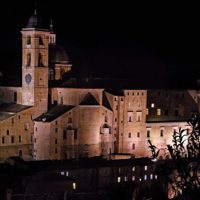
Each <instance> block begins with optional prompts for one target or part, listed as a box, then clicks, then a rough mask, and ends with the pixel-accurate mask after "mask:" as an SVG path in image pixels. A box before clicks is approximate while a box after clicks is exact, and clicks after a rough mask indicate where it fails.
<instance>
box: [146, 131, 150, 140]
mask: <svg viewBox="0 0 200 200" xmlns="http://www.w3.org/2000/svg"><path fill="white" fill-rule="evenodd" d="M147 137H148V138H149V137H150V130H147Z"/></svg>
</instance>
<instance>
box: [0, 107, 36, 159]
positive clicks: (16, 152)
mask: <svg viewBox="0 0 200 200" xmlns="http://www.w3.org/2000/svg"><path fill="white" fill-rule="evenodd" d="M31 115H32V108H29V109H27V110H25V111H21V112H19V113H17V114H16V115H14V116H12V117H9V118H7V119H5V120H3V121H0V161H3V160H5V159H6V158H7V157H10V156H20V151H21V153H22V154H21V157H22V158H23V159H24V160H32V140H33V139H32V138H33V121H32V119H31Z"/></svg>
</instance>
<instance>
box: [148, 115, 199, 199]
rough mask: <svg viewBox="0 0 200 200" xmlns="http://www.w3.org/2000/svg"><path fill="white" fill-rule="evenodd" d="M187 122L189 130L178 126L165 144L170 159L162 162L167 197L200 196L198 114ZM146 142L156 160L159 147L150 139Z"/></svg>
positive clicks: (193, 197) (185, 197)
mask: <svg viewBox="0 0 200 200" xmlns="http://www.w3.org/2000/svg"><path fill="white" fill-rule="evenodd" d="M188 124H189V125H190V127H191V131H189V129H181V128H179V130H178V131H175V132H174V133H173V139H172V145H167V149H168V152H169V154H170V156H171V159H170V160H166V161H165V162H164V167H163V169H164V170H163V173H164V174H163V175H164V176H165V178H166V182H167V186H168V198H169V199H172V198H178V199H190V200H191V199H199V198H200V197H199V195H200V115H199V114H194V115H193V116H192V118H191V119H190V120H189V121H188ZM148 143H149V149H150V151H151V153H152V159H153V160H156V159H157V157H158V155H159V149H158V148H157V147H156V146H154V145H153V144H152V143H151V141H150V140H149V141H148ZM188 195H189V196H188Z"/></svg>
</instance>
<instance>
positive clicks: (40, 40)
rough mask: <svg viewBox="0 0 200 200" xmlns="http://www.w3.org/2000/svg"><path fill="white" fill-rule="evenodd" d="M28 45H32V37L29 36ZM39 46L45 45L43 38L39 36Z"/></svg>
mask: <svg viewBox="0 0 200 200" xmlns="http://www.w3.org/2000/svg"><path fill="white" fill-rule="evenodd" d="M26 44H27V45H31V36H30V35H28V36H27V38H26ZM39 45H44V43H43V40H42V37H41V36H39Z"/></svg>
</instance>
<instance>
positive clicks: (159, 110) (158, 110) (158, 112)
mask: <svg viewBox="0 0 200 200" xmlns="http://www.w3.org/2000/svg"><path fill="white" fill-rule="evenodd" d="M157 115H158V116H160V115H161V109H160V108H158V109H157Z"/></svg>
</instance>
